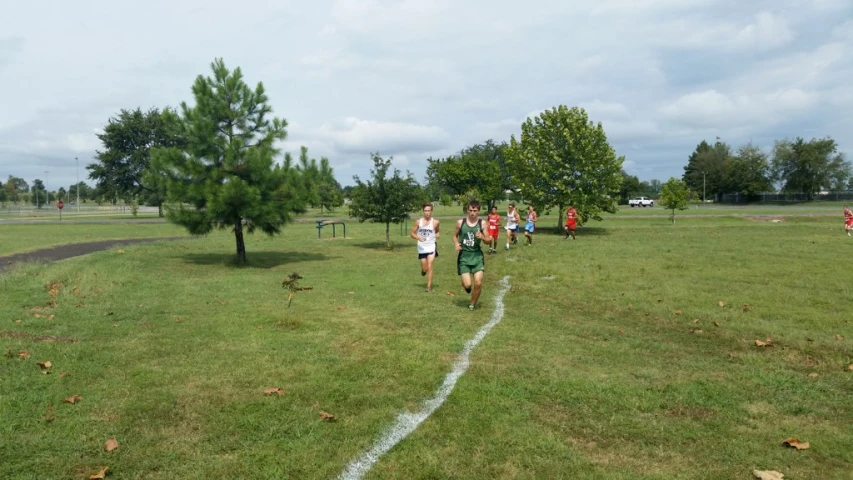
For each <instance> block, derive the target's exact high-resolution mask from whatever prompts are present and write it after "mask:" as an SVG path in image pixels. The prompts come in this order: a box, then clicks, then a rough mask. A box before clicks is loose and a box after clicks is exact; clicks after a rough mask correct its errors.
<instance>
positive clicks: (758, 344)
mask: <svg viewBox="0 0 853 480" xmlns="http://www.w3.org/2000/svg"><path fill="white" fill-rule="evenodd" d="M755 346H756V347H768V346H770V339H769V338H768V339H767V341H766V342H762V341H761V340H756V341H755Z"/></svg>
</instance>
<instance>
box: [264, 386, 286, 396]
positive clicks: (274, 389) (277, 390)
mask: <svg viewBox="0 0 853 480" xmlns="http://www.w3.org/2000/svg"><path fill="white" fill-rule="evenodd" d="M264 393H265V394H267V395H272V394H273V393H277V394H278V395H279V396H281V395H284V390H282V389H280V388H278V387H272V388H268V389H266V390H264Z"/></svg>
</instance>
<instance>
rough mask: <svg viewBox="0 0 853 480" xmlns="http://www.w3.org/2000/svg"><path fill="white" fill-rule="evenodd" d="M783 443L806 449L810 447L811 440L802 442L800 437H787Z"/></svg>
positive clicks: (798, 448)
mask: <svg viewBox="0 0 853 480" xmlns="http://www.w3.org/2000/svg"><path fill="white" fill-rule="evenodd" d="M782 444H783V445H787V446H789V447H794V448H796V449H797V450H805V449H807V448H809V442H801V441H800V439H799V438H793V437H791V438H786V439H785V440H784V441H782Z"/></svg>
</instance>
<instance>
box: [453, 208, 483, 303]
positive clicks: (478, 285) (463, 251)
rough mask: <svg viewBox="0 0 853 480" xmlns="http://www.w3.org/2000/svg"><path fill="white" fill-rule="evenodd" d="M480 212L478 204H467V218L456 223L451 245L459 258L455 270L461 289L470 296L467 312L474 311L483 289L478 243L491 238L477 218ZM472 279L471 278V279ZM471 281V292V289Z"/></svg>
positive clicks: (481, 259) (481, 253)
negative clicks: (460, 280) (460, 282)
mask: <svg viewBox="0 0 853 480" xmlns="http://www.w3.org/2000/svg"><path fill="white" fill-rule="evenodd" d="M479 212H480V202H478V201H476V200H471V201H470V202H468V216H467V217H465V218H460V219H459V220H457V221H456V232H455V233H454V234H453V244H454V245H455V246H456V251H457V252H459V256H458V257H457V259H456V270H457V272H458V273H459V277H460V278H461V279H462V288H464V289H465V291H466V292H468V293H470V294H471V304H470V305H468V309H469V310H474V308H475V306H476V305H477V299H479V298H480V291H481V290H482V288H483V271H484V270H485V263H484V260H485V259H484V255H483V250H482V249H481V248H480V242H481V241H482V242H490V241H491V240H492V237H490V236H489V234H488V233H487V231H486V230H485V229H484V228H483V221H482V219H480V218H477V214H478V213H479ZM472 277H473V278H472ZM472 279H473V286H474V288H473V291H472V289H471V284H472Z"/></svg>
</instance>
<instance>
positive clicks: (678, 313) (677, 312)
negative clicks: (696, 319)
mask: <svg viewBox="0 0 853 480" xmlns="http://www.w3.org/2000/svg"><path fill="white" fill-rule="evenodd" d="M673 313H675V314H676V315H681V313H682V312H681V310H676V311H675V312H673Z"/></svg>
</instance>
